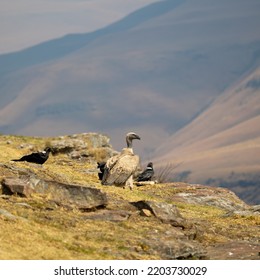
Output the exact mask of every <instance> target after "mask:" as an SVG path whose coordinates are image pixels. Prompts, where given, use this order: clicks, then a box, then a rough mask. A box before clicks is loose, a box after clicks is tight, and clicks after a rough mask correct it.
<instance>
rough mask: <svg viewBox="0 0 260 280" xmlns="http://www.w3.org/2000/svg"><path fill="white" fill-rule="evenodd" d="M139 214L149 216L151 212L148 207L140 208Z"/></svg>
mask: <svg viewBox="0 0 260 280" xmlns="http://www.w3.org/2000/svg"><path fill="white" fill-rule="evenodd" d="M140 215H141V216H145V217H151V216H152V215H153V214H152V212H151V211H150V210H148V209H141V211H140Z"/></svg>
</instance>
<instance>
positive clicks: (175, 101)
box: [0, 0, 260, 203]
mask: <svg viewBox="0 0 260 280" xmlns="http://www.w3.org/2000/svg"><path fill="white" fill-rule="evenodd" d="M259 26H260V2H259V1H258V0H248V1H243V0H225V1H224V0H219V1H213V0H197V1H192V0H164V1H159V2H155V3H153V4H150V5H147V6H145V7H143V8H141V9H138V10H136V11H135V12H132V13H130V14H129V15H128V16H126V17H124V18H123V19H121V20H119V21H116V22H114V23H112V24H109V25H108V26H106V27H104V28H101V29H98V30H96V31H92V32H88V33H80V34H69V35H66V36H64V37H61V38H57V39H54V40H49V41H46V42H44V43H41V44H38V45H35V46H32V47H29V48H27V49H23V50H21V51H17V52H12V53H8V54H2V55H0V74H1V75H0V131H1V133H2V134H21V135H34V136H56V135H62V134H71V133H79V132H89V131H95V132H102V133H106V134H107V135H109V137H110V138H111V144H112V145H113V147H114V148H115V149H118V150H119V149H121V148H122V147H123V146H125V139H124V135H125V133H126V132H128V131H131V130H133V131H135V132H137V133H138V134H139V135H140V136H141V137H142V141H141V142H140V143H136V147H135V151H136V152H137V153H139V154H140V155H141V157H142V162H145V161H148V160H149V161H150V160H152V161H154V162H155V168H156V167H157V168H159V167H160V166H163V165H169V164H171V163H172V164H173V166H174V165H175V164H177V165H178V167H177V168H173V173H174V176H173V178H172V179H173V180H176V179H179V180H185V181H189V182H193V183H196V182H197V183H208V184H214V185H225V186H227V187H230V188H233V190H234V191H235V192H236V193H237V194H238V195H240V197H242V198H243V199H245V200H246V201H247V202H251V203H260V191H259V184H260V178H259V177H260V175H259V171H260V159H259V158H260V157H259V155H260V126H259V118H260V94H259V93H260V68H259V66H260V63H259V62H260V32H259Z"/></svg>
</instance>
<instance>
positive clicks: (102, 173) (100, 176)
mask: <svg viewBox="0 0 260 280" xmlns="http://www.w3.org/2000/svg"><path fill="white" fill-rule="evenodd" d="M105 165H106V163H105V162H98V163H97V168H99V170H100V172H98V178H99V180H100V181H102V178H103V175H104V172H105Z"/></svg>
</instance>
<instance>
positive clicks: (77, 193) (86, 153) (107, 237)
mask: <svg viewBox="0 0 260 280" xmlns="http://www.w3.org/2000/svg"><path fill="white" fill-rule="evenodd" d="M46 145H48V146H51V147H52V148H53V151H54V154H53V155H51V156H50V158H49V159H48V160H47V162H46V163H45V164H44V166H42V167H41V166H37V165H35V164H32V163H26V162H11V161H10V160H11V159H13V158H18V157H20V156H21V155H24V154H27V153H29V152H31V151H36V150H37V149H42V148H43V147H45V146H46ZM0 148H1V149H0V158H1V161H0V181H1V185H0V194H1V195H0V225H1V228H4V231H3V232H2V238H1V250H0V259H11V260H13V259H29V260H34V259H138V260H140V259H150V260H152V259H258V260H259V258H260V257H259V251H260V244H259V240H260V238H259V237H260V236H259V224H260V215H259V205H258V206H253V207H252V206H248V205H247V204H246V203H244V202H243V201H241V200H240V199H239V198H238V197H237V196H236V195H235V194H234V193H232V192H231V191H229V190H227V189H222V188H216V187H207V186H202V185H194V184H187V183H181V182H180V183H177V182H175V183H166V184H155V185H143V186H141V187H135V188H134V190H133V191H130V190H129V189H122V188H119V187H114V186H102V185H101V184H100V183H99V181H98V176H97V169H96V161H97V160H101V159H102V160H103V159H105V158H106V157H107V156H109V155H111V154H113V152H114V151H113V149H112V147H111V145H110V143H109V139H108V137H106V136H104V135H98V134H96V133H84V134H78V135H68V136H62V137H56V138H51V137H49V138H37V137H24V136H9V135H2V136H0ZM122 237H123V238H122ZM17 241H19V242H17Z"/></svg>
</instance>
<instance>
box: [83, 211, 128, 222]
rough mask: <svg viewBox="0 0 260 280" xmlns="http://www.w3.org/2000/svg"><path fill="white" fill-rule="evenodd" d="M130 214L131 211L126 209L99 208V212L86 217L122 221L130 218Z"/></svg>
mask: <svg viewBox="0 0 260 280" xmlns="http://www.w3.org/2000/svg"><path fill="white" fill-rule="evenodd" d="M130 216H131V212H129V211H124V210H99V211H98V212H97V213H91V214H87V215H85V216H84V219H88V220H101V221H111V222H122V221H126V220H128V218H129V217H130Z"/></svg>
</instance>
